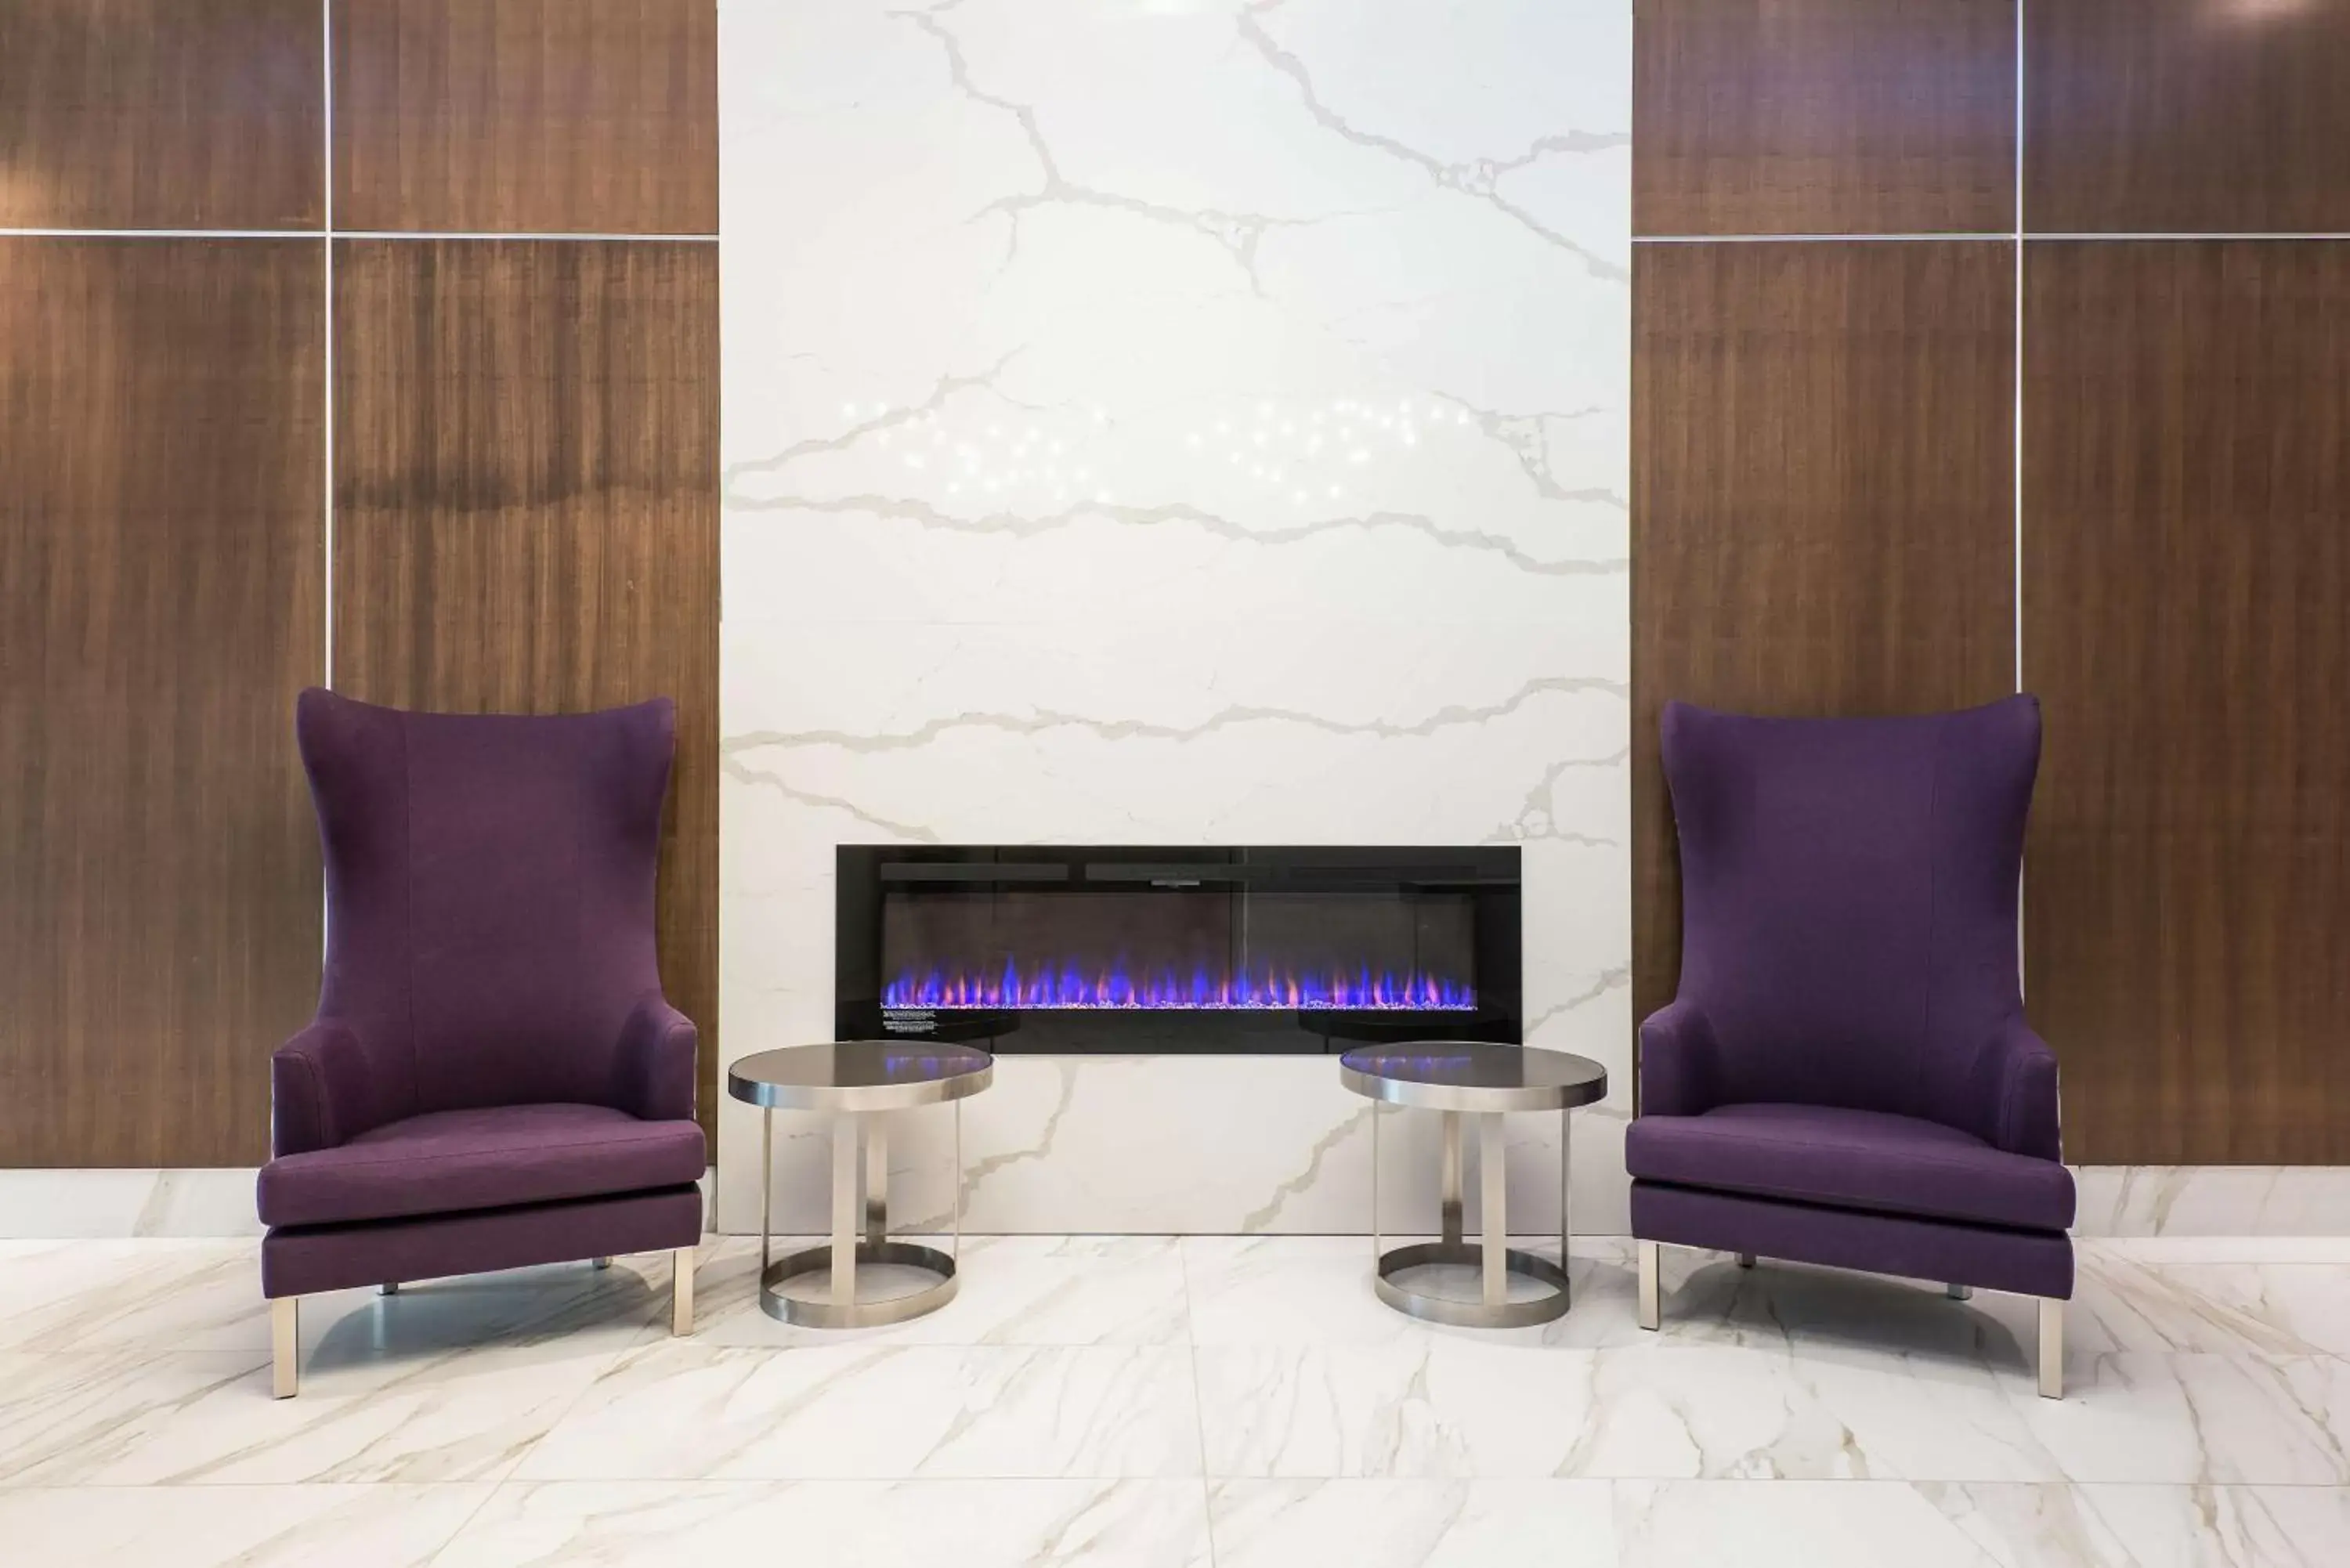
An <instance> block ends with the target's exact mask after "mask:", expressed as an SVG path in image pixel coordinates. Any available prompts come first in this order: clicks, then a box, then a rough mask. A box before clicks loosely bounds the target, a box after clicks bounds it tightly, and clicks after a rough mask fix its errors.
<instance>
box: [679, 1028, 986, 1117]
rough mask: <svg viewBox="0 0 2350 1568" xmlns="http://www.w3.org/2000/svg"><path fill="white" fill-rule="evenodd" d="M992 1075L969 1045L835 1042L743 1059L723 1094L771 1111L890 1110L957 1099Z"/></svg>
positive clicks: (979, 1053)
mask: <svg viewBox="0 0 2350 1568" xmlns="http://www.w3.org/2000/svg"><path fill="white" fill-rule="evenodd" d="M994 1076H995V1058H994V1057H993V1056H991V1055H989V1054H987V1053H986V1052H984V1051H974V1050H972V1048H971V1047H969V1046H967V1045H932V1044H921V1043H920V1042H916V1041H909V1040H835V1041H831V1042H828V1043H827V1044H822V1045H794V1046H790V1047H788V1048H786V1049H785V1050H781V1051H762V1052H760V1053H759V1054H757V1055H755V1056H745V1057H743V1059H742V1060H741V1061H739V1062H737V1063H735V1064H734V1065H733V1066H732V1067H730V1068H728V1069H727V1072H726V1092H727V1093H728V1094H729V1095H732V1096H733V1097H734V1098H736V1099H738V1100H746V1101H748V1102H749V1103H751V1104H752V1105H754V1106H764V1107H765V1108H767V1109H768V1110H775V1111H895V1110H903V1109H906V1108H907V1107H909V1106H936V1105H943V1104H944V1103H946V1102H947V1101H949V1100H960V1099H962V1098H963V1097H964V1096H969V1095H975V1094H977V1093H979V1092H980V1091H981V1090H982V1089H984V1088H985V1087H987V1085H988V1084H989V1083H990V1082H991V1081H993V1078H994Z"/></svg>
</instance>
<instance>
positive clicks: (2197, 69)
mask: <svg viewBox="0 0 2350 1568" xmlns="http://www.w3.org/2000/svg"><path fill="white" fill-rule="evenodd" d="M2023 20H2024V64H2025V69H2024V74H2023V81H2024V88H2023V91H2024V112H2025V123H2024V139H2023V148H2024V159H2023V184H2024V191H2025V201H2024V204H2023V213H2024V222H2025V223H2027V224H2029V225H2030V227H2031V229H2032V230H2033V232H2036V233H2040V234H2116V233H2118V234H2277V233H2297V234H2299V233H2320V234H2343V233H2350V5H2344V4H2342V0H2033V3H2032V4H2030V5H2026V6H2025V7H2024V13H2023Z"/></svg>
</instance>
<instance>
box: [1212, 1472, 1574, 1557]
mask: <svg viewBox="0 0 2350 1568" xmlns="http://www.w3.org/2000/svg"><path fill="white" fill-rule="evenodd" d="M1208 1508H1209V1518H1210V1521H1211V1528H1212V1529H1213V1531H1214V1535H1215V1547H1216V1564H1217V1568H1296V1565H1297V1564H1302V1563H1346V1564H1347V1565H1348V1568H1521V1565H1523V1568H1534V1565H1535V1564H1541V1565H1542V1568H1614V1565H1615V1563H1616V1537H1615V1524H1614V1517H1613V1492H1612V1489H1611V1487H1610V1486H1609V1485H1608V1483H1607V1482H1605V1481H1576V1480H1303V1481H1299V1480H1271V1481H1260V1480H1228V1481H1218V1482H1216V1483H1214V1484H1213V1485H1212V1486H1211V1488H1210V1490H1209V1494H1208Z"/></svg>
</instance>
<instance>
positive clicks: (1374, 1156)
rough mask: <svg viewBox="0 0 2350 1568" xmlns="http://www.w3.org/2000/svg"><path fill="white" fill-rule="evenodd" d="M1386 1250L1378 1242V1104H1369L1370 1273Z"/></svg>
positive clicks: (1374, 1102)
mask: <svg viewBox="0 0 2350 1568" xmlns="http://www.w3.org/2000/svg"><path fill="white" fill-rule="evenodd" d="M1386 1250H1387V1249H1386V1248H1385V1247H1384V1246H1382V1245H1381V1244H1380V1242H1379V1103H1378V1101H1377V1100H1373V1101H1372V1102H1371V1272H1374V1273H1377V1272H1378V1267H1379V1254H1380V1253H1381V1252H1383V1251H1386Z"/></svg>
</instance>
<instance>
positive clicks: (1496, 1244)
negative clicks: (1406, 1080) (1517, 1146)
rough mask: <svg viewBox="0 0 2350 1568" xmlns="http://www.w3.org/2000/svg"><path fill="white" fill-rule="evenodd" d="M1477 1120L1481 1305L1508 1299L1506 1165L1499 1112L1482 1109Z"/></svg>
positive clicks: (1508, 1234) (1495, 1304)
mask: <svg viewBox="0 0 2350 1568" xmlns="http://www.w3.org/2000/svg"><path fill="white" fill-rule="evenodd" d="M1477 1121H1478V1128H1477V1131H1478V1133H1479V1135H1480V1136H1479V1138H1478V1144H1479V1147H1478V1150H1477V1177H1478V1179H1479V1180H1480V1181H1481V1182H1482V1184H1483V1185H1484V1189H1485V1195H1484V1205H1483V1207H1484V1212H1483V1213H1482V1214H1481V1215H1480V1216H1479V1217H1478V1218H1479V1220H1480V1222H1481V1224H1482V1229H1483V1231H1484V1241H1485V1304H1486V1305H1487V1306H1500V1305H1501V1304H1502V1303H1503V1302H1506V1301H1508V1300H1509V1299H1510V1274H1509V1258H1508V1255H1507V1254H1508V1252H1509V1247H1510V1219H1509V1213H1508V1204H1507V1199H1506V1197H1505V1193H1506V1192H1507V1189H1508V1188H1509V1180H1508V1178H1509V1167H1508V1162H1507V1161H1506V1160H1504V1159H1503V1155H1502V1135H1503V1127H1502V1117H1501V1114H1500V1113H1499V1112H1497V1111H1486V1112H1483V1113H1482V1114H1480V1115H1479V1116H1478V1117H1477Z"/></svg>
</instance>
